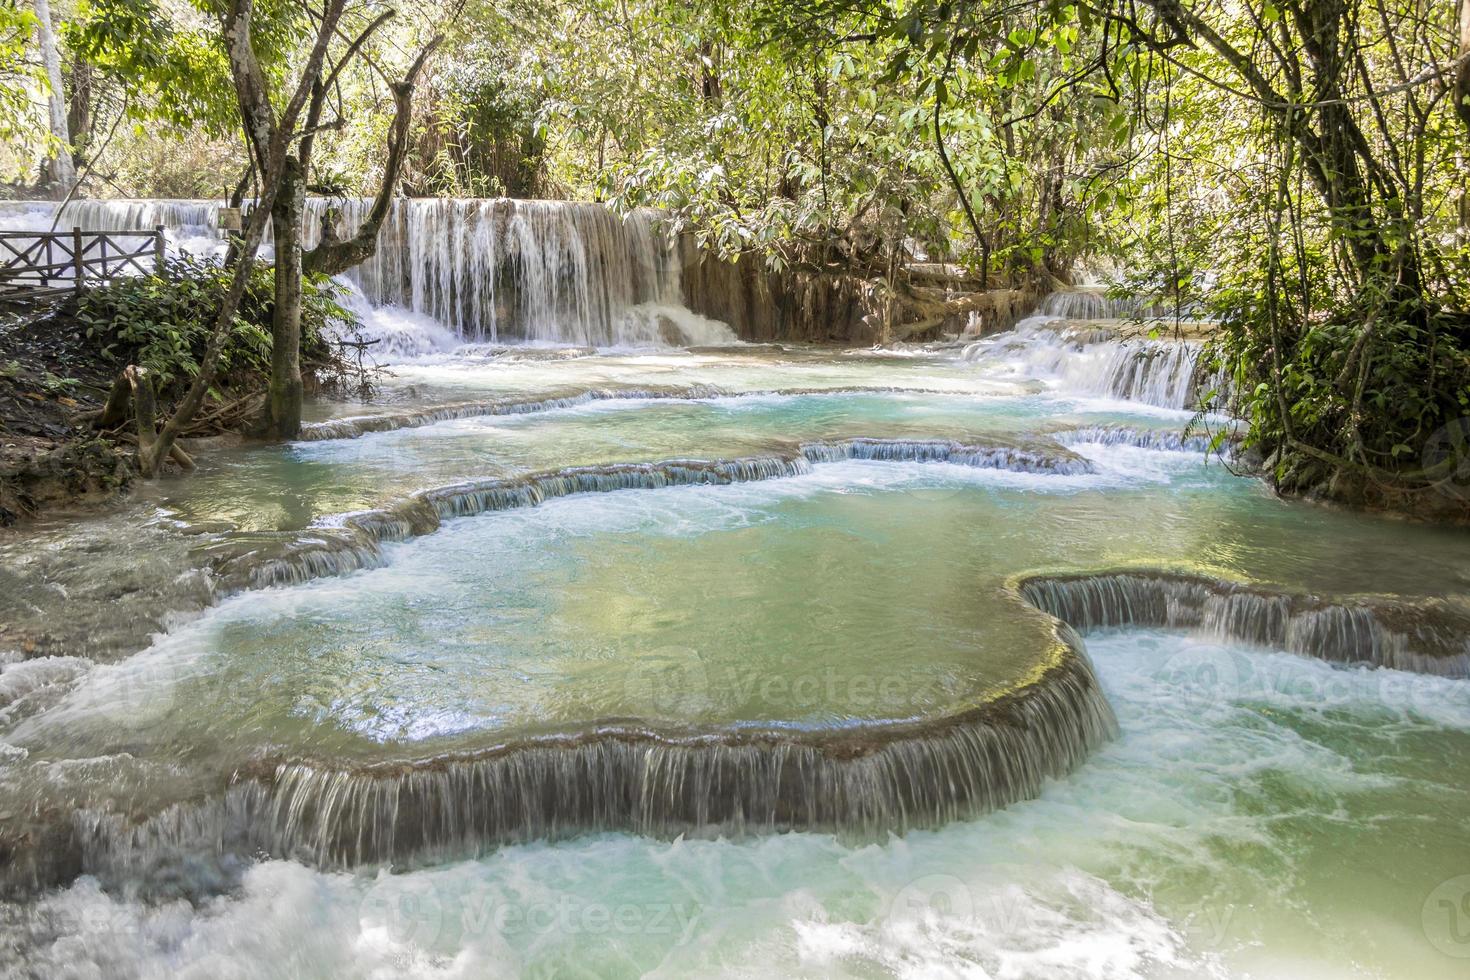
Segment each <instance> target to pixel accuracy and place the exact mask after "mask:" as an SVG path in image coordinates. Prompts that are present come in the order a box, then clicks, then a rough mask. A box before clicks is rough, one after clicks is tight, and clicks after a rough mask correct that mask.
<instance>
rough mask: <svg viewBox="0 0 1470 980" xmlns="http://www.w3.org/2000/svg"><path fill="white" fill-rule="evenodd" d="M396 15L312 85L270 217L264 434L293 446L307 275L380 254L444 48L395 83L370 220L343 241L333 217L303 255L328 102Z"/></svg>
mask: <svg viewBox="0 0 1470 980" xmlns="http://www.w3.org/2000/svg"><path fill="white" fill-rule="evenodd" d="M392 16H393V14H392V12H391V11H388V12H385V13H384V14H382V15H380V16H379V17H377V18H376V19H374V20H373V21H371V22H370V23H369V24H368V25H367V26H366V27H365V28H363V30H362V32H361V33H360V34H359V35H358V36H357V38H356V39H355V40H354V41H353V42H352V43H351V44H349V45H348V46H347V49H346V51H345V52H344V53H343V54H342V56H341V57H340V58H339V59H338V60H337V61H336V62H335V63H334V64H332V65H331V67H330V70H328V71H326V72H325V74H324V77H322V78H319V79H316V80H315V81H313V83H312V96H311V102H310V104H309V106H308V108H307V111H306V118H305V122H304V124H303V131H304V134H305V135H303V136H302V138H301V141H300V144H299V145H298V148H297V150H296V152H295V153H294V154H290V155H288V156H287V158H286V166H285V170H284V172H283V174H282V180H281V186H280V190H279V192H278V194H277V196H276V201H275V205H274V207H273V209H272V214H271V222H272V228H273V233H274V240H275V248H276V259H275V277H276V302H275V311H274V313H273V317H272V329H271V380H270V395H269V398H268V400H267V403H266V418H265V419H264V420H263V423H264V424H263V428H264V430H265V432H266V433H267V434H269V435H272V436H275V437H276V438H280V439H292V438H295V437H296V435H297V434H298V433H299V432H300V431H301V410H302V400H303V393H304V386H303V384H302V379H301V282H302V274H303V272H306V273H309V274H311V275H319V276H333V275H337V274H339V273H342V272H345V271H347V270H348V269H350V268H352V267H353V266H355V265H358V264H360V263H362V262H365V261H367V259H369V258H371V257H372V254H373V252H374V251H375V250H376V249H377V244H378V232H379V230H380V229H381V228H382V225H383V221H384V219H385V218H386V217H387V216H388V212H389V210H390V208H391V207H392V203H393V196H394V194H395V193H396V191H397V188H398V183H399V180H400V179H401V177H402V173H403V161H404V156H405V154H406V152H407V149H408V141H409V140H408V138H409V131H410V127H411V125H412V121H413V91H414V84H415V82H416V81H417V80H418V77H419V74H420V73H421V72H422V71H423V68H424V65H425V64H426V63H427V62H428V59H429V56H430V55H431V54H432V53H433V52H434V49H435V48H437V47H438V46H439V43H440V41H439V38H437V37H436V38H435V39H434V40H432V41H430V42H429V44H428V45H427V46H425V47H424V49H423V50H422V51H421V52H420V53H419V55H418V57H417V58H415V59H414V62H413V64H412V65H411V66H410V67H409V69H408V73H407V75H406V76H405V77H404V79H403V80H402V81H396V82H391V83H390V84H389V87H390V90H391V91H392V94H393V106H394V112H393V122H392V125H391V126H390V129H389V134H388V156H387V162H386V164H385V165H384V168H383V178H382V181H381V183H380V185H379V187H378V192H377V195H376V196H375V198H374V200H373V204H372V207H371V208H370V209H369V211H368V216H367V218H366V220H364V221H363V222H362V224H361V225H360V226H359V227H358V228H357V230H356V231H355V233H354V234H353V235H352V237H350V238H348V239H346V240H341V239H339V238H338V237H337V235H336V232H335V224H334V223H333V221H332V218H331V215H330V214H329V215H328V217H327V221H326V225H325V227H324V228H323V229H322V236H321V241H320V242H319V243H318V244H317V245H316V246H315V247H313V248H312V249H311V251H309V252H307V253H306V254H305V255H303V254H302V246H301V242H302V220H303V209H302V202H303V197H304V195H305V192H306V189H307V187H308V186H309V181H310V173H311V157H312V150H313V148H314V146H315V145H316V140H317V135H318V133H320V132H323V131H325V130H326V129H328V128H330V126H331V125H332V124H331V123H323V122H322V112H323V108H324V106H325V105H326V95H327V93H328V92H329V91H331V89H332V87H333V86H334V85H335V84H336V80H337V78H338V76H339V75H340V74H341V72H342V70H343V69H344V68H345V67H346V66H347V64H348V63H349V62H350V61H351V60H352V59H353V58H354V57H356V56H357V55H358V54H359V52H360V51H361V50H362V47H363V45H364V44H365V43H366V42H367V40H368V38H370V37H371V36H372V34H373V32H375V31H376V30H377V29H378V28H379V27H381V26H382V25H383V24H385V23H386V22H387V21H388V20H389V18H391V17H392Z"/></svg>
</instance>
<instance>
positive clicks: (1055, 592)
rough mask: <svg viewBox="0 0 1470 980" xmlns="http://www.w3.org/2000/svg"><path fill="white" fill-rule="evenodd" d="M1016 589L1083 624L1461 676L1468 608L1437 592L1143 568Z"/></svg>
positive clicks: (1469, 635)
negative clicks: (1316, 588)
mask: <svg viewBox="0 0 1470 980" xmlns="http://www.w3.org/2000/svg"><path fill="white" fill-rule="evenodd" d="M1019 590H1020V592H1021V595H1022V596H1024V597H1025V598H1026V599H1027V601H1029V602H1030V603H1031V604H1032V605H1034V606H1036V607H1037V608H1039V609H1042V610H1044V611H1046V612H1048V613H1050V614H1052V615H1053V616H1056V617H1057V618H1058V619H1061V620H1062V621H1064V622H1066V623H1068V624H1070V625H1071V626H1073V627H1075V628H1077V629H1080V630H1084V631H1085V630H1093V629H1103V628H1108V627H1122V626H1144V627H1165V628H1171V629H1186V630H1191V631H1195V632H1198V633H1200V634H1202V635H1206V636H1211V637H1216V638H1220V639H1226V640H1234V641H1238V642H1243V643H1250V644H1254V645H1258V646H1267V647H1274V648H1277V649H1282V650H1288V651H1291V652H1293V653H1300V654H1304V655H1306V656H1311V657H1317V658H1319V659H1322V660H1330V661H1333V662H1336V663H1347V664H1370V665H1373V666H1376V667H1390V668H1393V669H1395V670H1408V671H1416V672H1419V673H1424V674H1438V675H1441V676H1447V677H1470V609H1466V608H1465V607H1463V606H1454V605H1451V604H1449V603H1447V602H1444V601H1442V600H1433V599H1424V600H1417V601H1414V602H1408V601H1405V600H1394V599H1389V598H1382V597H1377V596H1367V597H1353V598H1352V599H1351V600H1344V601H1334V600H1331V599H1327V598H1322V597H1319V596H1315V595H1302V594H1294V593H1288V592H1279V591H1274V590H1271V589H1267V588H1261V587H1258V586H1250V585H1242V584H1239V583H1234V582H1228V581H1222V580H1219V579H1212V578H1207V577H1205V576H1201V575H1193V574H1174V573H1169V572H1149V571H1136V572H1135V571H1120V572H1103V573H1098V574H1093V575H1067V576H1036V577H1033V578H1028V579H1026V580H1023V581H1022V582H1020V583H1019Z"/></svg>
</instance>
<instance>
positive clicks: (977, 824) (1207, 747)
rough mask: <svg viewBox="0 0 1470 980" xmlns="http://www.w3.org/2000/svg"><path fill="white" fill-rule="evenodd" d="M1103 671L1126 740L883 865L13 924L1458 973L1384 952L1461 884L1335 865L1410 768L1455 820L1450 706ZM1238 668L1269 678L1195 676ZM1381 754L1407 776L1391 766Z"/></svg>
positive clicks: (39, 930) (547, 856) (520, 955)
mask: <svg viewBox="0 0 1470 980" xmlns="http://www.w3.org/2000/svg"><path fill="white" fill-rule="evenodd" d="M1091 647H1092V653H1093V656H1094V658H1095V659H1096V661H1097V663H1098V666H1099V670H1100V672H1101V674H1102V676H1103V678H1104V683H1105V686H1106V687H1107V690H1108V693H1109V695H1110V697H1111V698H1112V700H1113V702H1114V704H1115V705H1116V706H1117V709H1118V713H1119V718H1120V722H1121V725H1122V730H1123V735H1122V737H1121V738H1120V740H1119V741H1118V742H1116V743H1115V744H1114V745H1113V746H1111V747H1109V748H1107V749H1105V750H1103V751H1102V752H1101V753H1099V754H1098V755H1097V756H1095V757H1094V759H1093V761H1092V762H1091V763H1090V764H1089V765H1088V766H1086V767H1085V768H1084V769H1083V770H1082V771H1081V772H1079V773H1078V774H1076V775H1074V776H1073V777H1071V778H1069V779H1068V780H1066V781H1063V782H1056V783H1052V784H1050V785H1049V786H1048V787H1047V788H1046V789H1045V791H1044V792H1043V794H1042V796H1041V797H1040V798H1039V799H1037V800H1035V801H1033V802H1030V803H1026V804H1022V805H1019V806H1016V807H1013V808H1011V809H1009V810H1006V811H1003V812H1000V813H996V814H992V815H990V816H988V817H984V818H982V819H979V820H976V821H971V822H964V823H959V824H953V825H951V826H949V827H946V828H943V829H941V830H938V831H933V832H922V833H911V834H909V835H907V836H906V837H904V838H903V839H897V840H890V841H888V842H883V843H869V844H844V843H842V842H841V841H839V840H836V839H834V838H832V837H829V836H825V835H820V834H788V835H782V836H777V837H770V838H761V839H756V840H750V841H744V842H738V843H736V842H727V841H700V840H686V841H674V842H656V841H648V840H643V839H639V838H634V837H627V836H622V835H606V836H599V837H592V838H585V839H582V840H579V841H574V842H567V843H562V844H557V845H546V844H531V845H523V846H516V847H509V848H505V849H502V850H501V851H499V852H497V853H495V854H493V855H490V856H488V857H486V858H483V859H480V860H476V861H468V862H462V863H457V864H451V865H445V866H442V867H439V868H433V869H426V870H422V871H414V872H410V873H405V874H397V875H390V874H387V873H386V872H384V873H378V874H375V875H368V876H353V875H347V874H337V873H322V872H317V871H310V870H307V869H305V868H303V867H301V866H299V865H296V864H292V863H289V862H282V861H268V862H263V863H260V864H257V865H256V866H254V867H253V868H251V869H250V870H249V871H248V872H246V874H245V876H244V878H243V880H242V882H241V885H240V887H239V889H238V890H237V891H235V892H233V893H231V894H229V895H227V896H221V897H218V898H214V899H210V900H207V901H206V902H205V903H204V904H203V905H202V906H200V907H198V908H195V907H193V906H190V905H189V904H187V903H184V902H176V903H171V902H168V901H164V902H161V903H153V902H144V901H141V900H139V899H136V898H131V897H128V896H127V895H125V894H124V895H117V894H113V895H109V894H106V893H104V892H102V891H100V890H99V888H98V887H97V885H96V884H95V883H94V882H92V881H90V880H88V879H82V880H80V881H78V882H77V883H75V884H73V885H71V886H70V887H68V888H66V889H64V890H62V891H60V892H58V893H55V894H53V895H51V896H50V897H48V898H45V899H43V900H42V901H41V902H39V903H37V904H36V905H35V906H33V907H30V908H28V909H26V910H25V912H24V914H23V915H21V916H20V917H19V918H18V919H17V920H16V921H17V924H18V926H19V929H18V931H17V933H16V936H17V938H16V940H14V941H15V943H16V949H17V952H18V955H19V957H20V959H19V966H20V969H22V970H27V971H29V972H57V971H65V970H72V971H88V970H98V971H100V972H101V973H103V974H105V975H138V976H150V977H151V976H159V977H162V976H165V975H170V976H172V975H182V976H196V975H197V976H206V975H218V973H219V971H220V970H222V969H224V970H227V971H228V970H235V971H240V972H243V973H247V974H249V975H255V976H271V975H280V976H286V975H293V976H300V975H322V976H325V975H333V976H354V977H355V976H361V977H371V976H380V975H381V976H386V975H390V974H391V975H394V976H424V977H460V976H464V977H468V976H484V975H487V974H500V973H505V974H511V973H539V974H549V973H577V972H583V971H587V970H591V971H593V972H595V973H597V974H598V975H600V976H639V975H642V976H688V975H701V976H738V975H746V974H747V971H748V964H749V963H751V962H760V963H761V964H762V970H763V972H764V973H765V974H766V975H772V974H775V975H806V976H810V975H823V976H865V975H871V974H874V973H882V974H890V975H891V974H896V975H901V976H915V977H919V976H923V977H928V976H971V975H973V976H1008V977H1019V978H1031V977H1035V978H1052V977H1077V978H1090V977H1129V978H1131V977H1159V976H1175V977H1179V976H1184V977H1215V976H1222V977H1223V976H1229V975H1236V974H1239V973H1243V972H1249V973H1251V974H1252V975H1279V974H1281V973H1282V972H1283V971H1289V972H1291V973H1292V975H1295V976H1311V975H1321V976H1331V975H1343V974H1344V973H1345V972H1349V971H1357V970H1367V971H1370V972H1382V973H1385V974H1395V975H1413V976H1415V977H1424V978H1437V977H1446V978H1448V977H1454V976H1458V973H1457V966H1458V964H1457V963H1456V962H1455V961H1454V960H1452V959H1449V958H1447V957H1444V956H1443V955H1441V954H1439V953H1438V952H1437V951H1436V950H1435V949H1434V948H1432V947H1431V946H1430V945H1429V944H1428V943H1427V942H1423V941H1422V940H1421V945H1418V946H1415V945H1413V944H1406V943H1405V942H1404V941H1396V942H1392V943H1389V944H1386V945H1381V944H1380V943H1378V942H1377V940H1376V939H1375V938H1374V937H1380V936H1385V935H1392V934H1393V930H1394V929H1396V928H1397V927H1398V926H1399V924H1403V926H1404V928H1405V930H1406V931H1410V930H1412V931H1414V932H1417V931H1418V929H1419V928H1420V926H1419V918H1420V904H1421V903H1422V901H1423V897H1424V896H1425V895H1427V894H1428V893H1429V891H1430V890H1431V889H1432V888H1433V886H1434V884H1435V883H1436V882H1437V880H1438V877H1439V876H1442V875H1443V874H1445V873H1446V869H1442V868H1436V867H1434V866H1433V865H1432V861H1431V862H1430V863H1426V861H1425V858H1424V857H1423V856H1422V855H1420V856H1413V851H1412V848H1411V847H1410V849H1408V850H1404V849H1403V848H1400V849H1399V851H1400V861H1401V863H1400V865H1399V867H1398V871H1397V874H1396V875H1395V876H1394V878H1393V879H1392V880H1391V881H1381V882H1380V884H1379V887H1378V888H1377V889H1376V890H1372V891H1369V892H1366V893H1348V892H1346V891H1344V890H1343V888H1342V887H1341V883H1342V878H1343V876H1344V875H1345V874H1347V873H1348V871H1347V869H1345V868H1344V869H1342V870H1338V871H1335V872H1328V871H1326V869H1327V868H1328V867H1330V866H1331V865H1330V864H1329V863H1327V862H1329V861H1331V860H1337V857H1336V856H1337V855H1339V854H1341V853H1342V851H1341V849H1342V848H1344V847H1352V846H1367V845H1369V844H1370V843H1371V844H1374V845H1376V846H1380V847H1384V848H1386V849H1389V850H1392V849H1393V847H1394V841H1395V838H1396V836H1397V835H1399V834H1402V833H1404V832H1406V831H1407V830H1408V828H1409V827H1411V826H1412V824H1413V823H1414V822H1415V821H1416V820H1417V819H1419V818H1416V817H1415V816H1414V815H1413V814H1412V813H1409V814H1405V815H1403V816H1402V817H1394V816H1392V815H1390V814H1381V815H1380V819H1379V820H1378V821H1376V822H1375V821H1372V820H1369V821H1368V822H1367V823H1366V824H1359V825H1356V826H1355V823H1354V821H1355V820H1357V819H1361V818H1360V817H1357V816H1356V815H1358V814H1361V813H1364V811H1373V810H1375V809H1376V808H1377V807H1378V806H1379V800H1380V798H1381V796H1382V794H1384V793H1385V792H1391V791H1392V790H1393V788H1394V787H1395V786H1397V785H1398V784H1399V783H1400V782H1401V781H1402V780H1403V779H1404V778H1405V776H1404V775H1399V774H1398V773H1397V772H1396V770H1398V769H1400V768H1405V767H1406V772H1408V773H1413V776H1412V778H1413V779H1415V780H1417V781H1419V783H1420V790H1419V792H1420V795H1421V797H1423V798H1425V799H1426V800H1432V799H1434V798H1435V797H1441V798H1443V799H1444V800H1445V801H1446V802H1447V803H1448V801H1449V800H1458V801H1459V802H1460V805H1463V804H1464V802H1465V795H1466V791H1465V789H1464V784H1463V782H1460V781H1459V780H1460V777H1461V775H1463V772H1462V770H1463V769H1464V768H1465V767H1464V765H1463V763H1457V766H1458V768H1457V770H1456V771H1455V772H1441V773H1438V774H1434V773H1432V771H1421V770H1419V769H1418V767H1416V766H1415V765H1413V763H1412V761H1411V760H1412V759H1414V758H1418V757H1419V754H1420V753H1422V752H1423V751H1424V748H1425V739H1426V738H1427V739H1430V740H1436V741H1443V740H1444V739H1446V738H1450V739H1454V740H1457V741H1456V742H1455V744H1456V745H1458V746H1460V747H1461V748H1463V747H1464V746H1465V745H1466V744H1470V742H1467V738H1466V735H1467V733H1470V713H1467V712H1465V711H1464V706H1465V699H1464V695H1463V690H1462V689H1461V687H1460V686H1457V682H1453V681H1447V680H1444V679H1438V678H1418V679H1417V681H1419V682H1422V683H1423V684H1424V685H1426V686H1425V687H1424V688H1423V689H1421V690H1420V692H1419V695H1418V699H1417V703H1408V702H1395V700H1394V698H1393V697H1392V696H1390V695H1388V694H1387V693H1386V692H1389V691H1392V690H1393V689H1394V688H1393V686H1392V685H1387V686H1386V685H1385V684H1384V683H1383V675H1386V674H1392V673H1393V672H1384V671H1376V672H1369V671H1343V670H1341V669H1337V668H1333V667H1331V666H1329V665H1327V664H1323V663H1320V662H1316V661H1311V660H1305V659H1303V658H1301V657H1295V656H1290V655H1285V654H1273V653H1269V652H1257V651H1253V650H1251V649H1248V648H1232V647H1221V646H1218V645H1214V644H1201V643H1199V642H1198V641H1194V640H1189V639H1188V638H1185V637H1181V636H1179V635H1177V634H1172V633H1167V632H1156V631H1143V632H1139V631H1133V632H1119V633H1111V634H1096V635H1094V636H1093V637H1092V638H1091ZM1220 656H1224V657H1226V658H1227V659H1229V660H1230V661H1232V662H1238V663H1239V664H1240V665H1242V666H1244V667H1246V668H1247V669H1248V670H1249V671H1250V674H1249V676H1250V677H1255V678H1257V680H1255V681H1250V680H1245V678H1244V677H1243V676H1242V675H1241V674H1240V673H1239V672H1238V671H1237V672H1236V673H1234V674H1229V673H1219V672H1217V673H1214V674H1211V673H1209V672H1207V671H1203V670H1198V669H1197V668H1198V665H1200V664H1202V663H1204V662H1206V661H1207V660H1209V659H1211V658H1216V657H1220ZM1181 664H1183V665H1194V668H1191V669H1190V670H1189V671H1182V670H1181ZM1186 675H1187V676H1186ZM1324 691H1330V692H1332V696H1331V699H1330V702H1329V703H1324V702H1323V700H1322V697H1321V695H1322V693H1323V692H1324ZM1455 705H1458V707H1451V708H1450V710H1446V708H1447V706H1455ZM1388 745H1396V746H1397V752H1396V753H1391V754H1389V755H1387V756H1384V755H1382V754H1381V752H1382V749H1383V748H1384V747H1386V746H1388ZM1406 753H1407V755H1406ZM1268 799H1269V800H1272V801H1274V804H1273V805H1272V806H1270V807H1267V808H1264V809H1263V808H1262V807H1261V806H1260V805H1259V804H1260V803H1261V802H1264V801H1265V800H1268ZM1283 814H1286V815H1287V816H1285V817H1283ZM1396 821H1406V823H1404V822H1396ZM1298 823H1304V824H1307V825H1309V826H1310V827H1311V828H1312V832H1311V833H1309V834H1303V833H1301V832H1300V831H1299V830H1298V829H1297V827H1296V824H1298ZM1338 866H1339V868H1341V867H1342V865H1341V862H1340V861H1339V862H1338ZM1448 870H1453V869H1448ZM1318 876H1321V877H1322V878H1323V879H1325V880H1319V877H1318ZM1426 876H1427V877H1426ZM1308 907H1309V908H1311V909H1312V910H1313V911H1312V912H1311V913H1310V915H1306V914H1304V913H1306V909H1307V908H1308ZM1369 922H1372V923H1373V925H1372V926H1371V927H1370V926H1369V925H1368V923H1369Z"/></svg>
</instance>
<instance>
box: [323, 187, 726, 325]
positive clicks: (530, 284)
mask: <svg viewBox="0 0 1470 980" xmlns="http://www.w3.org/2000/svg"><path fill="white" fill-rule="evenodd" d="M331 208H336V210H337V213H338V214H339V216H340V217H339V221H338V226H337V229H336V230H337V233H338V234H339V235H342V236H346V235H349V234H351V233H352V232H353V231H354V230H355V229H356V228H357V226H358V225H359V224H360V223H361V222H362V220H363V219H364V218H365V217H366V215H367V209H368V202H366V201H348V202H345V204H334V203H333V202H330V201H327V200H324V199H320V198H317V199H312V200H309V201H308V202H307V206H306V219H305V220H306V233H305V237H306V241H307V244H308V246H310V245H311V244H314V243H315V242H316V241H317V240H318V239H319V238H320V235H321V225H322V222H323V219H324V218H325V217H326V215H327V214H328V211H329V209H331ZM663 224H664V216H663V215H662V214H660V213H659V212H657V211H653V210H649V209H640V210H637V211H634V212H632V213H630V214H627V215H623V216H619V215H617V214H615V213H614V212H612V211H610V210H608V209H607V208H606V207H604V206H602V205H600V204H587V203H578V202H566V201H513V200H508V199H498V200H474V199H425V200H399V201H396V202H395V203H394V207H393V211H392V212H391V214H390V215H389V217H388V219H387V220H386V221H385V222H384V223H383V228H382V230H381V232H380V234H379V239H378V250H377V253H376V254H375V255H374V256H373V257H372V258H371V259H370V260H368V261H367V262H365V263H363V264H362V265H361V266H359V267H357V268H356V269H353V270H351V271H349V272H348V273H347V275H346V278H348V279H349V280H350V281H352V282H353V283H354V284H355V285H357V286H358V287H359V288H361V289H362V291H363V293H364V295H365V296H366V297H367V298H368V300H369V301H370V302H371V303H373V304H374V305H376V306H384V305H392V306H398V307H402V308H404V309H407V310H411V311H413V312H415V313H419V314H424V315H427V316H430V317H433V318H434V319H435V320H437V321H438V322H440V323H442V324H444V325H445V326H447V327H448V328H450V329H451V330H453V331H454V332H455V333H456V335H457V336H458V337H459V338H460V339H461V340H462V341H468V342H491V343H496V342H500V341H533V342H543V343H558V344H579V345H585V346H593V347H599V346H608V345H633V346H644V345H650V344H690V345H698V344H720V343H728V342H731V341H733V340H734V339H735V337H734V334H733V333H731V331H730V329H729V328H728V327H727V326H725V325H724V324H722V323H718V322H717V321H714V320H709V319H706V318H704V317H700V316H697V315H696V314H694V313H692V312H690V311H689V310H688V309H686V308H685V307H684V305H683V288H682V270H681V260H680V253H679V250H678V248H677V243H676V241H675V240H674V238H673V237H672V236H671V235H669V234H667V233H666V231H665V229H664V227H663Z"/></svg>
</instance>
